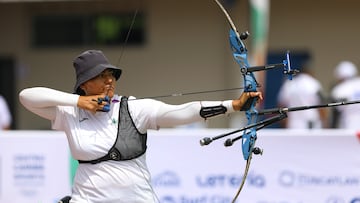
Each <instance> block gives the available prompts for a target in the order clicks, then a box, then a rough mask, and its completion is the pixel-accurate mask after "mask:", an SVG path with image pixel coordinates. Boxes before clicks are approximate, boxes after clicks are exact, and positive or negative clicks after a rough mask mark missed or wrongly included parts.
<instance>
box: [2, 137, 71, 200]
mask: <svg viewBox="0 0 360 203" xmlns="http://www.w3.org/2000/svg"><path fill="white" fill-rule="evenodd" d="M70 191H71V190H70V175H69V149H68V145H67V141H66V138H65V135H64V134H63V133H59V132H55V131H10V132H8V131H6V132H1V135H0V203H55V202H57V201H58V200H59V199H61V198H62V196H65V195H67V194H69V193H70Z"/></svg>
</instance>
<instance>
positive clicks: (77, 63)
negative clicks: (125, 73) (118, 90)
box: [73, 50, 122, 95]
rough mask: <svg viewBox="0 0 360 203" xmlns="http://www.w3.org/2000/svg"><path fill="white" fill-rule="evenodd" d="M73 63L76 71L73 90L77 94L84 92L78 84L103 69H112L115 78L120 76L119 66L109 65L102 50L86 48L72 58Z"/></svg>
mask: <svg viewBox="0 0 360 203" xmlns="http://www.w3.org/2000/svg"><path fill="white" fill-rule="evenodd" d="M73 65H74V68H75V71H76V84H75V87H74V91H75V93H76V94H79V95H84V94H85V93H84V91H83V90H82V89H81V88H80V85H81V84H83V83H84V82H86V81H88V80H90V79H92V78H94V77H96V76H97V75H99V74H100V73H101V72H103V71H104V70H105V69H108V68H111V69H113V71H114V77H115V79H116V80H118V79H119V78H120V75H121V72H122V70H121V69H120V68H118V67H116V66H114V65H111V64H110V63H109V60H108V59H107V58H106V57H105V55H104V54H103V53H102V51H99V50H88V51H85V52H83V53H82V54H80V55H79V56H77V57H76V58H75V59H74V63H73Z"/></svg>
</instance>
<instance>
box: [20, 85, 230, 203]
mask: <svg viewBox="0 0 360 203" xmlns="http://www.w3.org/2000/svg"><path fill="white" fill-rule="evenodd" d="M19 97H20V102H21V103H22V104H23V105H24V106H25V107H26V108H27V109H28V110H30V111H32V112H33V113H35V114H37V115H39V116H41V117H43V118H45V119H48V120H51V122H52V128H53V129H55V130H62V131H64V132H65V133H66V136H67V139H68V143H69V146H70V150H71V153H72V156H73V157H74V158H75V159H78V160H93V159H97V158H99V157H102V156H104V155H105V154H107V152H108V151H109V149H110V148H111V147H112V146H113V144H114V142H115V140H116V136H117V126H118V113H119V106H120V105H119V102H112V103H111V107H110V111H109V112H97V113H95V114H93V113H91V112H89V111H86V110H83V109H80V108H78V107H77V102H78V99H79V95H75V94H69V93H65V92H61V91H57V90H53V89H49V88H44V87H35V88H28V89H25V90H23V91H21V92H20V95H19ZM120 100H121V96H119V95H114V97H113V98H112V101H120ZM220 104H222V105H224V106H225V107H226V108H227V110H228V111H227V113H231V112H234V109H233V107H232V101H231V100H228V101H223V102H221V101H202V102H189V103H185V104H181V105H169V104H165V103H163V102H160V101H156V100H152V99H139V100H136V99H135V98H134V97H130V98H129V101H128V106H129V112H130V115H131V117H132V119H133V121H134V124H135V126H136V127H137V129H138V130H139V131H140V132H141V133H145V132H146V131H147V130H148V129H159V128H161V127H170V126H176V125H183V124H188V123H192V122H197V121H201V120H203V118H202V117H201V116H200V114H199V112H200V109H201V107H202V106H205V107H206V106H215V105H220ZM71 197H72V199H71V201H70V202H71V203H83V202H91V203H95V202H96V203H120V202H124V203H128V202H131V203H136V202H139V203H140V202H141V203H144V202H147V203H151V202H157V199H156V195H155V194H154V191H153V190H152V188H151V185H150V173H149V171H148V168H147V165H146V154H144V155H142V156H140V157H138V158H136V159H132V160H128V161H104V162H101V163H98V164H80V165H79V167H78V169H77V172H76V176H75V179H74V185H73V191H72V195H71Z"/></svg>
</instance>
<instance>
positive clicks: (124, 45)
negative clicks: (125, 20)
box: [116, 7, 139, 66]
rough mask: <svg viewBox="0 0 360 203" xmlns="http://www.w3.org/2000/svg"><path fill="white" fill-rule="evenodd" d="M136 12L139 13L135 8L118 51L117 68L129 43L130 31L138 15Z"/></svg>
mask: <svg viewBox="0 0 360 203" xmlns="http://www.w3.org/2000/svg"><path fill="white" fill-rule="evenodd" d="M138 12H139V7H137V8H136V9H135V12H134V16H133V17H132V20H131V23H130V27H129V30H128V31H127V34H126V37H125V41H124V44H123V45H122V47H121V50H120V56H119V58H118V60H117V63H116V66H119V65H120V62H121V59H122V57H123V55H124V52H125V47H126V45H127V43H128V41H129V38H130V34H131V31H132V29H133V27H134V24H135V20H136V17H137V15H138Z"/></svg>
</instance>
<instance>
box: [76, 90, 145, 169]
mask: <svg viewBox="0 0 360 203" xmlns="http://www.w3.org/2000/svg"><path fill="white" fill-rule="evenodd" d="M146 140H147V134H146V133H145V134H141V133H140V132H139V131H138V129H137V128H136V126H135V124H134V122H133V120H132V118H131V115H130V112H129V109H128V98H127V97H125V96H123V97H122V98H121V102H120V108H119V124H118V132H117V137H116V141H115V144H114V145H113V146H112V147H111V149H110V150H109V152H108V153H107V154H106V155H105V156H103V157H101V158H99V159H95V160H89V161H83V160H79V163H91V164H97V163H100V162H102V161H107V160H115V161H124V160H130V159H134V158H137V157H139V156H141V155H143V154H144V153H145V152H146V148H147V146H146Z"/></svg>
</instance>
